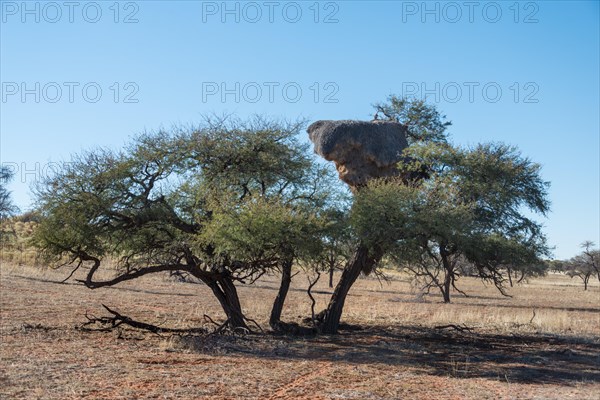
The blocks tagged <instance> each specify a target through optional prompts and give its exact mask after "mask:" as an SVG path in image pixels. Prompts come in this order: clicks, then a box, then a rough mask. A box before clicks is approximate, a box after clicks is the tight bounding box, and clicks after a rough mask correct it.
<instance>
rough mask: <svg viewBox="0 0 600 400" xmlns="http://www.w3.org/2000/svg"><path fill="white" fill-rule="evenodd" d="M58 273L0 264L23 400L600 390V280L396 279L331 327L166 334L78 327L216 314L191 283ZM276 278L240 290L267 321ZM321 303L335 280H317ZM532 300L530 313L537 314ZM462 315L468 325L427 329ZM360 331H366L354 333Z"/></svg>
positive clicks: (299, 289) (300, 287)
mask: <svg viewBox="0 0 600 400" xmlns="http://www.w3.org/2000/svg"><path fill="white" fill-rule="evenodd" d="M65 273H66V271H53V270H50V269H47V270H39V269H33V268H29V267H16V266H12V267H9V266H6V265H3V266H1V267H0V296H1V297H0V310H1V314H0V315H1V322H0V339H1V345H0V346H1V348H0V350H1V351H0V355H1V363H0V398H3V399H4V398H7V399H13V398H23V399H32V398H40V399H42V398H43V399H50V398H53V399H71V398H72V399H76V398H77V399H78V398H89V399H116V398H118V399H132V398H156V399H163V398H168V399H171V398H172V399H176V398H180V399H184V398H193V399H233V398H248V399H255V398H257V399H258V398H260V399H263V398H264V399H269V398H271V399H404V398H408V399H429V398H436V399H463V398H473V399H526V398H527V399H529V398H531V399H534V398H537V399H566V398H573V399H597V398H598V394H597V393H598V392H599V391H600V382H599V381H600V365H599V364H600V356H599V354H600V340H599V339H598V338H599V337H600V289H599V287H598V283H597V282H594V285H593V286H592V287H591V288H590V289H589V290H588V291H587V292H584V291H583V290H582V285H581V284H580V282H579V281H576V280H571V279H569V278H568V277H564V276H560V275H551V276H548V277H546V278H542V279H536V280H533V281H531V282H529V283H527V284H524V285H521V286H517V287H515V288H513V289H512V290H511V291H510V294H512V295H513V297H512V298H506V297H503V296H501V295H500V294H499V293H498V292H497V291H496V290H495V289H494V288H492V287H485V286H484V285H482V283H481V282H479V281H477V280H475V279H470V278H463V279H461V281H460V282H459V283H460V286H459V287H461V288H462V289H464V290H466V291H467V293H469V294H471V295H472V296H471V297H469V298H464V297H462V296H461V295H459V294H454V298H453V304H446V305H445V304H442V303H440V300H441V298H440V297H439V296H438V295H437V294H435V293H432V295H429V296H422V293H419V292H418V291H417V290H415V289H414V288H412V287H411V285H410V283H409V282H408V280H407V279H405V277H403V276H393V280H392V282H390V283H389V284H387V283H383V285H382V286H381V285H380V283H379V282H378V281H377V280H374V279H370V278H366V279H361V280H359V281H358V282H357V284H356V286H355V287H354V288H353V290H352V292H351V295H350V296H349V298H348V301H347V308H346V312H345V314H344V321H345V322H346V323H348V324H351V325H354V329H351V330H345V331H343V332H342V334H341V335H339V336H337V337H306V338H293V337H287V336H273V335H270V334H259V335H248V336H236V337H231V336H209V337H206V336H191V335H190V336H168V335H162V336H159V335H154V334H147V333H142V332H138V331H133V330H127V329H123V330H121V331H115V332H110V333H100V332H84V331H81V330H78V329H76V327H78V326H80V325H81V324H82V323H83V322H84V321H85V318H84V316H83V314H84V313H85V312H86V311H87V312H90V313H92V314H96V315H105V314H106V312H105V311H104V310H103V309H102V307H101V303H105V304H107V305H108V306H110V307H113V308H115V309H117V310H119V311H120V312H122V313H124V314H127V315H130V316H131V317H134V318H136V319H138V320H143V321H147V322H151V323H154V324H163V325H165V326H172V327H198V326H202V325H203V324H205V322H204V319H203V315H204V314H209V315H211V316H212V317H213V318H216V319H218V318H220V317H221V313H220V311H219V309H218V306H217V304H216V301H215V300H214V299H213V298H212V296H211V295H210V294H209V292H208V290H207V289H206V288H205V287H203V286H201V285H196V284H189V283H177V282H174V281H173V280H170V279H168V278H165V277H158V276H157V277H149V278H147V279H144V280H140V281H138V282H129V283H125V284H123V285H120V286H118V287H115V288H107V289H98V290H89V289H86V288H84V287H82V286H80V285H75V284H69V285H61V284H59V283H56V282H58V281H60V279H61V278H62V277H64V276H66V275H65ZM307 285H308V282H307V280H306V277H305V276H303V275H298V276H297V277H296V278H295V279H294V284H293V287H292V291H291V292H290V295H289V298H288V301H287V304H286V307H285V309H284V319H285V320H287V321H296V322H299V321H300V320H301V318H303V317H305V316H307V315H309V314H310V305H309V302H308V299H307V296H306V293H305V288H306V287H307ZM276 288H277V281H276V279H275V278H274V277H267V278H265V279H263V280H261V281H260V282H258V283H257V285H255V287H248V288H246V287H242V288H240V296H241V298H242V301H243V302H244V308H245V311H246V313H247V314H248V315H249V316H251V317H253V318H255V319H257V321H258V322H259V323H260V324H261V325H263V326H266V320H267V317H268V312H269V308H270V303H271V301H272V300H273V297H274V296H275V290H276ZM314 291H315V297H316V299H317V301H318V305H317V310H320V309H321V308H322V307H324V305H325V303H326V302H327V300H328V298H329V295H330V293H331V290H330V289H329V288H327V287H326V285H325V279H324V278H323V279H322V280H321V282H319V284H318V285H317V287H316V288H315V289H314ZM534 310H535V317H534V318H533V319H532V316H533V313H534ZM446 324H465V325H467V326H469V327H471V328H474V330H473V331H472V332H458V331H454V330H452V329H435V327H436V326H439V325H446ZM359 328H360V329H359Z"/></svg>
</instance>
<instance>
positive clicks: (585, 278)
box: [583, 275, 590, 290]
mask: <svg viewBox="0 0 600 400" xmlns="http://www.w3.org/2000/svg"><path fill="white" fill-rule="evenodd" d="M589 280H590V276H589V275H584V277H583V290H587V287H588V281H589Z"/></svg>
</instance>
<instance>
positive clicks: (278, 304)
mask: <svg viewBox="0 0 600 400" xmlns="http://www.w3.org/2000/svg"><path fill="white" fill-rule="evenodd" d="M291 282H292V261H291V260H287V261H285V262H284V263H283V265H282V266H281V284H280V285H279V291H278V292H277V297H275V301H274V302H273V307H272V308H271V317H270V318H269V325H270V326H271V329H273V330H274V331H277V330H279V329H280V327H281V324H280V322H281V312H282V310H283V304H284V303H285V298H286V297H287V294H288V291H289V289H290V283H291Z"/></svg>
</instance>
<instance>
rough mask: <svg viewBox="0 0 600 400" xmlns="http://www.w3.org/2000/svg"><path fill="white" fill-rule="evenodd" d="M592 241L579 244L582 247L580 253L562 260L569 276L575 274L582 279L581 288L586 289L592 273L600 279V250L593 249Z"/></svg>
mask: <svg viewBox="0 0 600 400" xmlns="http://www.w3.org/2000/svg"><path fill="white" fill-rule="evenodd" d="M594 246H595V244H594V242H591V241H585V242H583V243H582V244H581V247H582V248H583V249H584V250H583V251H582V252H581V253H580V254H578V255H576V256H575V257H573V258H571V259H570V260H568V261H565V262H564V264H563V265H564V267H563V268H564V270H565V273H566V274H567V275H569V276H570V277H571V278H573V277H575V276H577V277H579V278H581V280H582V281H583V290H587V288H588V284H589V281H590V278H591V277H592V276H593V275H596V276H597V277H598V281H600V250H599V249H594V248H593V247H594Z"/></svg>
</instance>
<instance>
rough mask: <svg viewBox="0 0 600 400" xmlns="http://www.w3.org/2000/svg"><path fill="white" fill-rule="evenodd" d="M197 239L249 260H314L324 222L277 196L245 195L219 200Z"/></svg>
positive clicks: (259, 261)
mask: <svg viewBox="0 0 600 400" xmlns="http://www.w3.org/2000/svg"><path fill="white" fill-rule="evenodd" d="M213 210H214V211H213V215H212V218H211V220H210V222H208V223H207V224H206V225H205V226H204V229H203V232H202V234H201V235H200V237H199V239H200V240H201V241H202V242H203V243H211V244H212V245H213V246H214V249H215V253H217V254H228V255H229V256H230V257H232V258H234V259H241V260H248V261H250V262H252V263H268V262H272V263H274V264H276V263H277V262H278V261H279V260H286V259H294V258H300V259H304V260H309V259H314V258H315V257H317V256H318V254H320V252H321V251H322V246H323V244H322V241H321V235H322V234H323V232H324V230H325V228H326V227H325V226H324V223H325V221H324V220H322V219H320V218H319V217H318V215H317V214H316V213H315V212H314V211H312V210H310V209H308V208H305V207H294V206H292V205H290V204H285V203H283V202H281V201H278V199H268V198H264V197H252V198H250V197H246V198H245V199H244V201H243V202H242V203H240V202H239V201H233V202H227V201H220V202H219V204H218V205H217V204H215V207H214V208H213Z"/></svg>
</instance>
